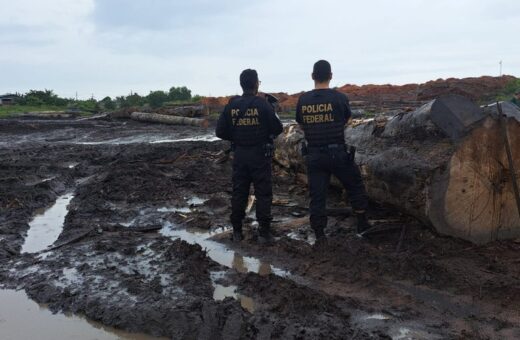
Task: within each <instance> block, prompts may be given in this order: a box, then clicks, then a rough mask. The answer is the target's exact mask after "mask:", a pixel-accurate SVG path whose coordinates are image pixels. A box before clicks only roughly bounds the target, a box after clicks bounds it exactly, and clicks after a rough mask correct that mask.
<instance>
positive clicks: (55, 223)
mask: <svg viewBox="0 0 520 340" xmlns="http://www.w3.org/2000/svg"><path fill="white" fill-rule="evenodd" d="M73 197H74V196H72V195H71V194H66V195H63V196H60V197H58V198H57V199H56V202H55V203H54V204H53V205H52V206H51V207H50V208H49V209H47V210H45V211H43V212H42V213H39V214H38V215H36V216H35V217H34V219H33V220H32V221H31V222H29V231H28V232H27V237H26V238H25V241H24V244H23V245H22V253H36V252H38V251H40V250H44V249H45V248H47V247H48V246H50V245H52V244H53V243H54V242H55V241H56V240H57V239H58V236H60V233H61V231H62V230H63V224H64V223H65V216H67V213H68V206H69V203H70V201H71V200H72V198H73Z"/></svg>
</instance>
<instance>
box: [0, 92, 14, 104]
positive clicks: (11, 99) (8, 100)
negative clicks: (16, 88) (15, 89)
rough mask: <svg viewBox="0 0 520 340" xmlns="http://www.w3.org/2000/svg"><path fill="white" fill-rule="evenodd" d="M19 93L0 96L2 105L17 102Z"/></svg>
mask: <svg viewBox="0 0 520 340" xmlns="http://www.w3.org/2000/svg"><path fill="white" fill-rule="evenodd" d="M18 97H19V96H18V95H17V94H9V93H8V94H3V95H1V96H0V105H12V104H15V103H16V100H17V99H18Z"/></svg>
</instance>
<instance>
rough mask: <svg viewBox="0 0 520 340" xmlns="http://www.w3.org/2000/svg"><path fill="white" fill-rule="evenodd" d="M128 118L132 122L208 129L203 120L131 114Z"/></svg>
mask: <svg viewBox="0 0 520 340" xmlns="http://www.w3.org/2000/svg"><path fill="white" fill-rule="evenodd" d="M130 118H132V119H133V120H138V121H143V122H151V123H162V124H171V125H191V126H202V127H208V121H207V120H205V119H198V118H188V117H180V116H169V115H161V114H158V113H148V112H132V113H131V114H130Z"/></svg>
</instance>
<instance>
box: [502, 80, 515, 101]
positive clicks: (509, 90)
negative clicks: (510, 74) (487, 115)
mask: <svg viewBox="0 0 520 340" xmlns="http://www.w3.org/2000/svg"><path fill="white" fill-rule="evenodd" d="M517 93H520V78H515V79H513V80H511V81H510V82H509V83H507V84H506V86H505V87H504V89H503V90H502V91H501V93H500V94H499V95H498V96H497V100H511V99H512V98H513V97H514V96H515V94H517Z"/></svg>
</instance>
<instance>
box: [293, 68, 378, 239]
mask: <svg viewBox="0 0 520 340" xmlns="http://www.w3.org/2000/svg"><path fill="white" fill-rule="evenodd" d="M312 79H313V80H314V90H312V91H309V92H306V93H304V94H302V95H301V96H300V98H299V99H298V103H297V105H296V121H297V122H298V123H299V124H300V125H301V127H302V128H303V131H304V134H305V140H306V144H304V145H303V147H302V149H303V150H302V151H303V154H304V155H306V157H305V158H306V164H307V175H308V181H309V190H310V207H309V210H310V223H311V227H312V228H313V230H314V233H315V235H316V239H317V240H318V241H322V240H325V233H324V231H323V229H324V228H325V227H326V226H327V215H326V201H327V190H328V186H329V182H330V176H331V174H332V175H334V176H336V177H337V178H338V180H339V181H340V182H341V184H342V185H343V187H344V188H345V189H346V190H347V193H348V196H349V198H350V201H351V205H352V207H353V210H354V212H355V214H356V216H357V233H358V234H361V233H362V232H363V231H365V230H367V229H368V228H369V227H370V225H369V224H368V221H367V218H366V215H365V210H366V209H367V206H368V197H367V194H366V191H365V186H364V184H363V180H362V178H361V174H360V171H359V168H358V166H357V165H356V163H354V157H353V156H354V150H353V149H350V148H349V147H347V146H346V145H345V132H344V131H345V124H347V122H348V120H349V119H350V116H351V115H352V113H351V111H350V105H349V101H348V98H347V96H346V95H345V94H343V93H340V92H338V91H336V90H333V89H331V88H330V87H329V84H330V80H331V79H332V71H331V67H330V64H329V62H327V61H326V60H319V61H318V62H316V63H315V64H314V69H313V72H312Z"/></svg>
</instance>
